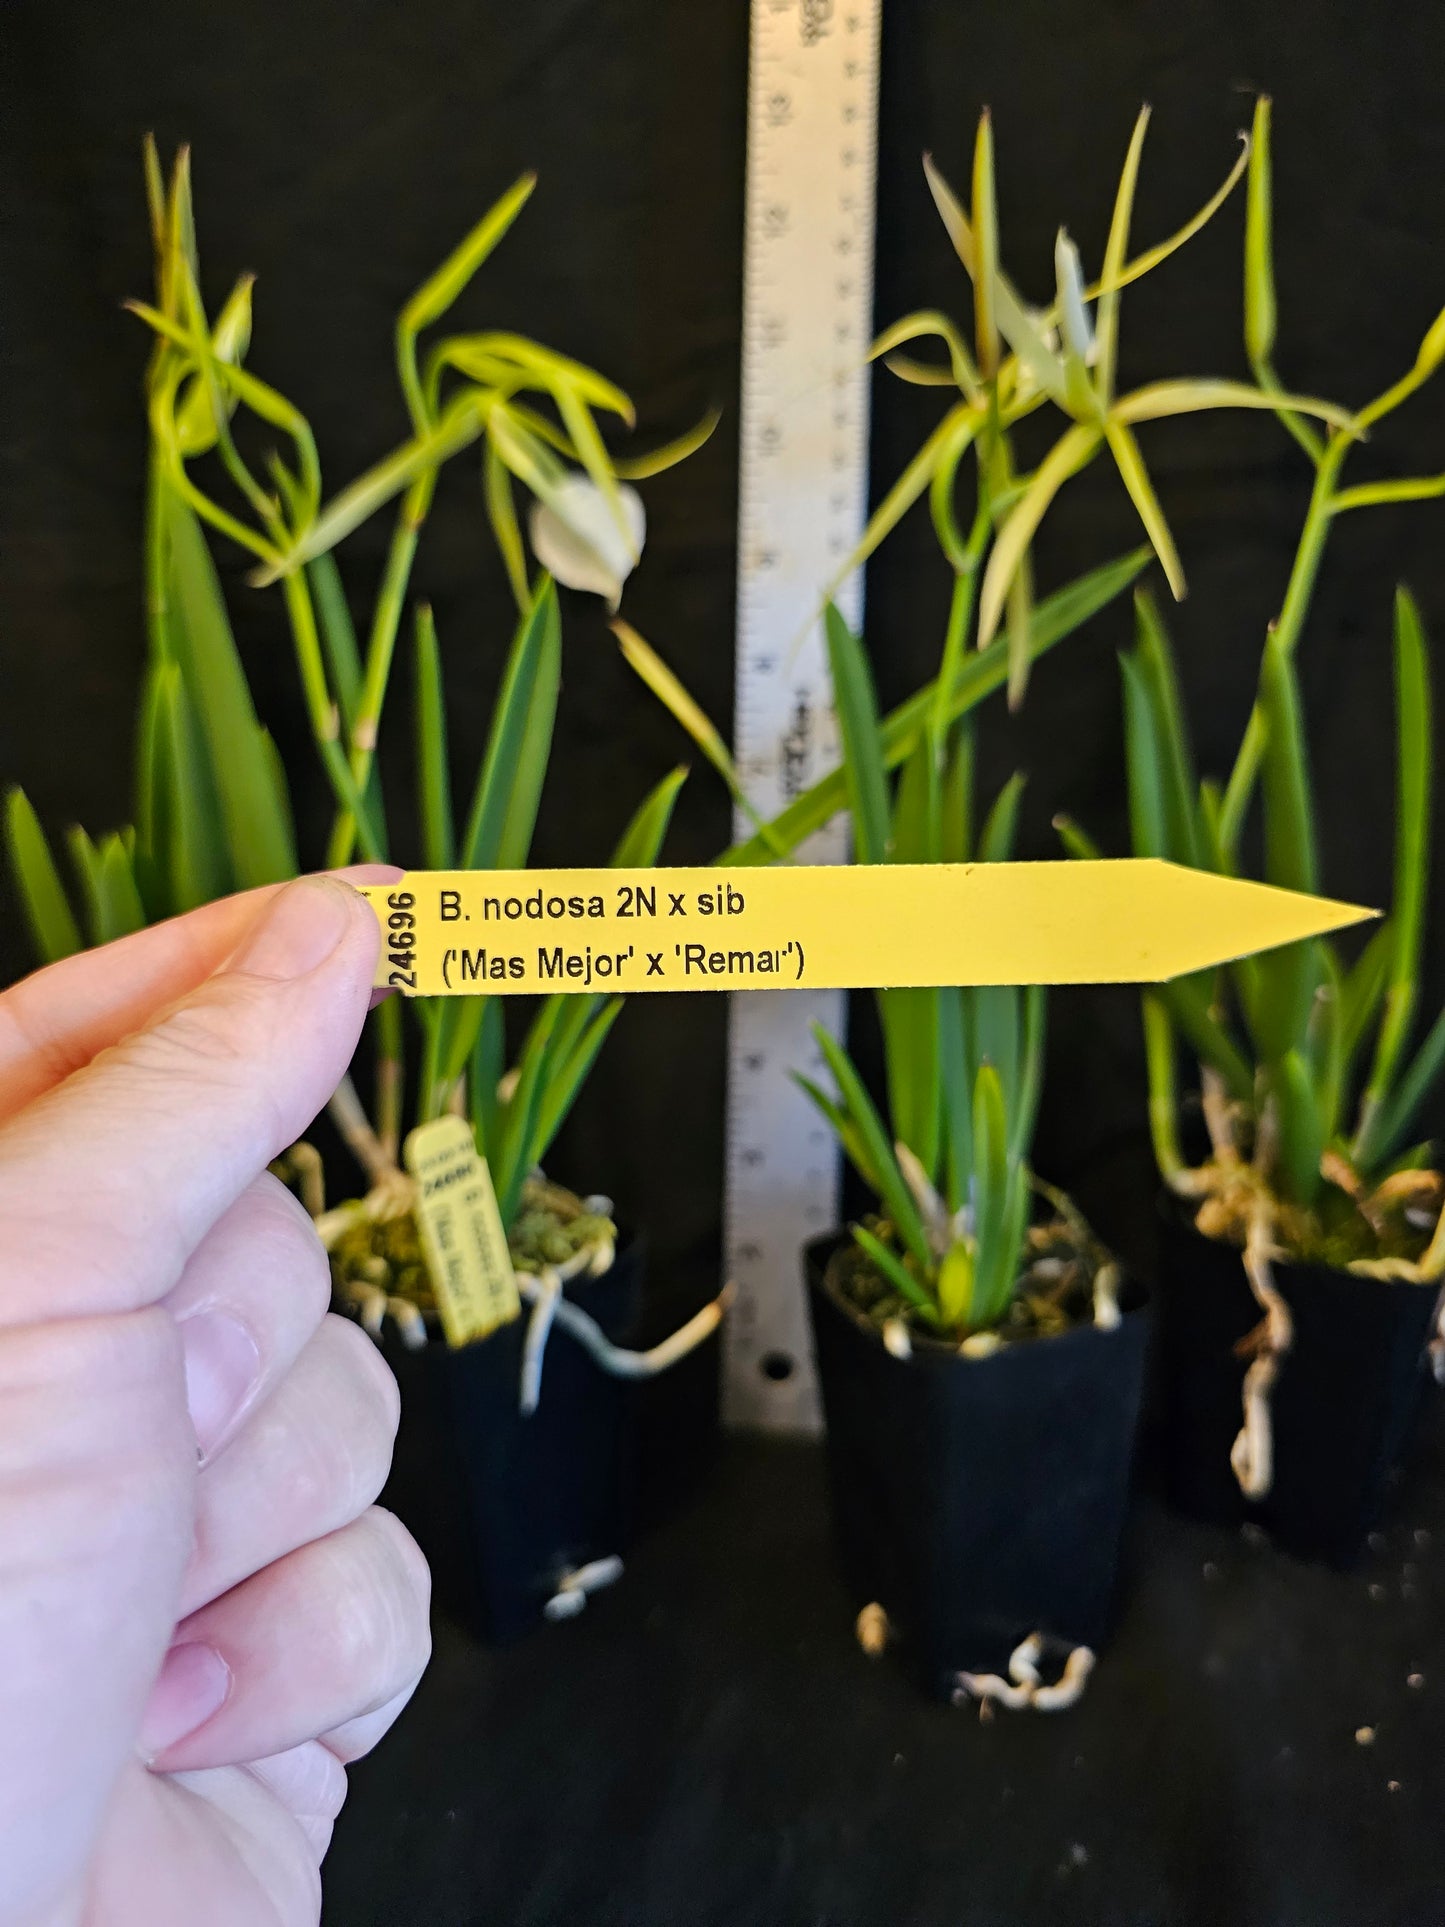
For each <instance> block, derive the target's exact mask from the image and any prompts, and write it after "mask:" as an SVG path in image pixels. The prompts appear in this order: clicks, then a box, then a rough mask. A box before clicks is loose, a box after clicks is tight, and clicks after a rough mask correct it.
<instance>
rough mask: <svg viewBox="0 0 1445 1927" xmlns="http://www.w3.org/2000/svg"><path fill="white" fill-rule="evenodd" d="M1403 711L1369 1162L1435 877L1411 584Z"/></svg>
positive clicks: (1399, 710) (1398, 673)
mask: <svg viewBox="0 0 1445 1927" xmlns="http://www.w3.org/2000/svg"><path fill="white" fill-rule="evenodd" d="M1395 717H1396V730H1397V747H1396V752H1395V782H1396V793H1395V895H1394V902H1393V904H1392V905H1391V909H1390V927H1391V929H1392V930H1393V931H1394V939H1393V941H1392V943H1391V946H1390V974H1389V983H1388V987H1387V989H1386V991H1385V1011H1384V1018H1383V1020H1382V1022H1381V1024H1380V1034H1379V1037H1378V1039H1377V1041H1376V1045H1375V1059H1374V1063H1373V1065H1372V1066H1371V1070H1370V1081H1369V1084H1368V1086H1367V1088H1366V1091H1365V1097H1364V1105H1363V1110H1362V1123H1361V1128H1360V1132H1359V1136H1358V1137H1357V1139H1356V1143H1355V1155H1356V1158H1357V1160H1358V1162H1359V1163H1360V1164H1361V1165H1362V1166H1363V1167H1365V1168H1368V1167H1369V1166H1370V1165H1371V1164H1372V1163H1373V1161H1374V1158H1375V1156H1376V1155H1377V1146H1376V1144H1375V1141H1374V1140H1375V1131H1374V1119H1375V1117H1376V1116H1377V1115H1378V1112H1379V1109H1380V1106H1381V1105H1382V1104H1383V1103H1384V1100H1385V1095H1386V1093H1387V1091H1388V1090H1389V1087H1390V1082H1391V1079H1392V1078H1393V1077H1394V1075H1395V1070H1396V1067H1397V1066H1398V1064H1399V1062H1400V1058H1401V1055H1402V1053H1403V1051H1404V1049H1405V1043H1406V1040H1407V1038H1408V1037H1409V1034H1410V1025H1411V1023H1412V1021H1413V1020H1414V1015H1415V1005H1416V1001H1417V998H1418V996H1419V987H1420V955H1421V949H1422V945H1423V941H1424V929H1425V892H1426V888H1427V885H1428V882H1429V865H1430V810H1431V792H1432V790H1433V787H1434V785H1433V781H1432V778H1433V767H1432V764H1433V753H1434V729H1433V724H1432V721H1431V692H1430V663H1429V658H1428V656H1427V655H1426V651H1425V633H1424V630H1423V629H1422V628H1421V626H1420V613H1419V610H1418V609H1417V608H1416V607H1415V603H1414V599H1413V597H1412V596H1411V595H1410V593H1409V591H1408V590H1406V589H1403V588H1401V589H1398V590H1397V591H1396V593H1395Z"/></svg>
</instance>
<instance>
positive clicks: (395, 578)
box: [326, 468, 437, 869]
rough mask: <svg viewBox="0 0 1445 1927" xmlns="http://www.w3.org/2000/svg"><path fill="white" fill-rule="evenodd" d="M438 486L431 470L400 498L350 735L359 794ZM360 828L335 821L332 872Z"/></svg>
mask: <svg viewBox="0 0 1445 1927" xmlns="http://www.w3.org/2000/svg"><path fill="white" fill-rule="evenodd" d="M436 480H437V471H436V469H434V468H430V469H427V470H425V471H424V472H423V473H422V474H420V475H419V476H418V477H417V478H416V480H415V481H414V482H413V483H412V485H411V487H410V488H409V489H408V490H407V492H406V494H405V495H404V496H403V497H402V502H401V508H400V510H399V511H398V513H397V518H396V527H395V529H394V530H393V532H392V538H391V548H390V551H389V552H388V554H387V558H386V572H385V574H384V575H383V576H382V579H381V588H380V590H379V592H378V594H377V598H376V609H375V611H374V613H373V616H372V622H371V634H370V636H369V637H368V639H367V645H366V667H365V670H364V673H363V677H362V684H361V695H360V698H359V699H358V702H357V706H356V718H355V721H354V722H353V724H352V729H351V738H352V741H351V763H350V768H351V774H352V777H353V778H354V780H355V783H356V787H357V790H358V792H359V793H363V794H364V792H365V790H366V786H367V783H368V781H369V780H370V777H371V766H372V763H373V762H374V761H375V758H376V735H377V730H378V728H379V726H380V722H381V710H382V705H383V703H384V702H385V700H386V687H387V682H388V680H389V678H390V675H391V665H392V659H393V657H394V655H395V653H396V638H397V632H398V630H399V629H400V627H401V617H402V610H403V608H404V606H405V603H406V591H407V584H408V583H409V582H410V580H411V569H412V563H413V561H414V560H415V557H416V549H417V542H418V540H419V539H420V536H421V531H422V525H423V523H424V522H425V521H426V518H427V515H428V513H429V511H430V509H431V502H432V496H433V494H434V493H435V491H436ZM357 827H358V826H357V819H356V814H355V812H354V810H351V809H341V810H339V811H338V813H337V816H336V821H335V823H334V824H333V825H332V830H331V843H330V847H329V849H328V851H327V857H326V860H327V863H328V864H329V865H330V866H331V867H332V868H333V869H337V868H340V867H341V865H343V864H345V863H349V862H350V860H351V854H352V850H353V848H354V846H355V842H356V836H357Z"/></svg>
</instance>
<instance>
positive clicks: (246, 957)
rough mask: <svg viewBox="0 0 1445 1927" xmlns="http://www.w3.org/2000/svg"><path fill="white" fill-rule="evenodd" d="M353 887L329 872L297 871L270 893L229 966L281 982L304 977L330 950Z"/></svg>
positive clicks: (347, 915)
mask: <svg viewBox="0 0 1445 1927" xmlns="http://www.w3.org/2000/svg"><path fill="white" fill-rule="evenodd" d="M355 902H356V893H355V891H354V890H352V889H351V888H350V887H349V885H347V884H345V883H337V882H335V881H334V880H333V879H332V878H331V877H298V878H297V880H296V881H295V882H294V883H288V884H287V885H286V887H285V889H284V890H279V891H278V892H277V893H276V895H275V896H274V897H273V898H272V900H271V902H270V903H269V905H268V906H267V907H266V909H265V910H264V911H263V912H262V914H261V916H260V917H259V918H258V919H257V921H256V922H255V923H254V924H253V925H252V927H251V929H250V931H249V932H248V934H247V936H246V938H245V940H244V941H243V942H242V944H241V945H240V947H239V948H238V949H237V951H236V954H235V955H234V956H233V957H232V959H231V966H230V967H231V968H232V969H233V970H245V971H247V972H249V973H250V975H251V976H253V977H273V978H275V979H276V980H277V981H278V982H284V981H285V980H286V979H287V978H290V977H304V976H305V975H306V973H307V971H308V970H315V968H316V967H317V965H318V964H323V963H325V961H326V959H327V958H328V957H329V956H330V955H331V953H332V951H333V950H335V948H336V946H337V945H338V944H339V943H340V942H341V939H342V937H343V936H344V935H345V934H346V929H347V925H348V924H349V923H350V921H351V913H352V906H353V904H354V903H355Z"/></svg>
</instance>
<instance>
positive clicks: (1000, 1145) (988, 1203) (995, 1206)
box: [973, 1063, 1012, 1322]
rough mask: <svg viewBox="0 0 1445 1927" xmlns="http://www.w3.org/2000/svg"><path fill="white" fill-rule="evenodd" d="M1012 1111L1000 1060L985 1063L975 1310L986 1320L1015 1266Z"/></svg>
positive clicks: (978, 1115) (976, 1190)
mask: <svg viewBox="0 0 1445 1927" xmlns="http://www.w3.org/2000/svg"><path fill="white" fill-rule="evenodd" d="M1008 1193H1009V1151H1008V1113H1007V1108H1006V1105H1005V1101H1004V1090H1003V1083H1002V1081H1001V1079H1000V1077H999V1074H998V1071H997V1069H996V1068H995V1067H994V1065H992V1064H989V1063H984V1064H982V1065H981V1066H980V1067H979V1072H978V1076H977V1078H976V1079H975V1080H974V1086H973V1223H974V1238H975V1241H976V1243H977V1247H978V1253H977V1257H976V1259H975V1285H974V1312H975V1316H976V1317H977V1318H978V1319H979V1320H980V1322H988V1321H991V1319H992V1317H993V1316H995V1315H996V1314H995V1313H994V1306H995V1304H996V1303H997V1301H998V1299H999V1297H1000V1295H1001V1292H1003V1291H1004V1290H1006V1288H1007V1284H1011V1283H1012V1279H1011V1278H1010V1279H1008V1280H1007V1281H1006V1283H1004V1284H1001V1282H1000V1279H1001V1274H1002V1273H1003V1272H1004V1271H1005V1270H1007V1269H1011V1265H1012V1260H1011V1257H1010V1254H1009V1253H1008V1251H1007V1249H1006V1244H1007V1239H1006V1232H1007V1227H1008V1217H1009V1195H1008Z"/></svg>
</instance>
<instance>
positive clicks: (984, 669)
mask: <svg viewBox="0 0 1445 1927" xmlns="http://www.w3.org/2000/svg"><path fill="white" fill-rule="evenodd" d="M1150 560H1151V552H1150V551H1149V550H1148V549H1147V548H1140V549H1135V550H1134V551H1133V552H1132V553H1131V554H1129V555H1125V556H1120V557H1119V558H1118V559H1117V560H1116V561H1114V562H1106V563H1104V564H1103V565H1102V566H1101V567H1100V568H1097V569H1092V570H1090V571H1089V572H1088V574H1086V575H1083V576H1079V577H1078V578H1077V579H1076V580H1075V581H1073V582H1071V583H1068V584H1067V585H1066V586H1065V587H1064V588H1062V589H1059V590H1056V591H1055V592H1054V594H1053V595H1051V596H1049V597H1047V598H1046V599H1045V600H1044V601H1043V602H1040V603H1038V604H1037V605H1036V607H1035V608H1034V611H1033V621H1032V624H1031V627H1030V632H1029V649H1030V654H1031V656H1032V659H1033V661H1035V662H1037V661H1038V659H1039V658H1040V656H1042V655H1044V654H1046V653H1047V652H1048V651H1049V650H1050V649H1052V648H1054V647H1055V645H1056V644H1058V643H1060V642H1062V641H1063V640H1064V639H1065V637H1067V636H1070V635H1072V634H1073V633H1074V631H1075V630H1076V629H1079V628H1082V626H1083V625H1084V623H1086V622H1087V621H1088V620H1089V618H1090V617H1091V616H1093V615H1097V614H1098V612H1099V610H1101V609H1103V608H1106V607H1107V606H1108V604H1109V603H1111V602H1112V601H1113V600H1114V598H1115V597H1116V596H1118V595H1120V594H1122V592H1123V591H1124V590H1125V589H1127V588H1128V587H1129V586H1130V584H1131V583H1133V582H1134V581H1135V580H1136V578H1137V577H1138V575H1139V573H1140V571H1141V570H1142V569H1144V568H1145V567H1146V566H1147V565H1148V563H1149V561H1150ZM1007 677H1008V639H1007V637H1001V638H999V640H997V641H996V642H992V643H990V644H989V645H988V647H987V648H985V649H981V650H980V651H978V653H977V654H975V655H972V656H970V657H969V658H968V659H967V661H966V662H964V664H963V665H962V667H961V668H960V670H959V674H958V682H957V685H956V687H955V689H954V692H953V694H952V696H951V698H950V699H949V702H948V705H947V707H948V720H949V721H950V722H952V721H954V720H955V719H957V718H959V717H962V716H965V715H967V714H968V712H969V711H970V710H972V709H974V708H976V707H977V705H978V704H979V703H981V702H982V701H983V700H984V698H985V697H987V696H990V695H992V693H993V692H994V690H996V689H999V688H1001V687H1002V686H1003V684H1004V682H1005V681H1006V680H1007ZM934 694H935V684H933V683H931V682H930V683H926V684H925V685H924V687H923V688H922V689H920V690H918V691H916V692H915V693H914V694H913V695H912V696H910V697H909V698H908V700H907V702H904V703H900V704H899V706H898V707H897V709H894V710H892V711H890V713H889V714H888V715H887V716H885V717H884V718H883V721H882V722H881V724H880V725H879V739H880V743H881V747H882V753H883V762H884V766H885V768H888V769H896V768H897V766H898V765H899V764H900V763H901V762H902V761H903V760H904V758H905V757H906V756H907V755H908V754H909V752H910V750H911V749H912V748H913V745H914V743H915V742H916V740H917V737H918V732H919V731H920V730H921V729H926V728H928V727H929V726H930V721H931V718H932V715H933V706H934ZM847 801H848V793H847V784H846V779H845V777H844V774H843V771H842V770H841V769H837V770H833V771H830V773H829V774H828V775H827V776H824V777H822V778H821V779H820V780H819V781H818V782H816V783H814V784H813V785H812V786H811V788H809V789H807V790H805V791H804V792H803V794H802V795H801V796H799V797H796V798H795V799H794V800H793V801H792V802H791V803H790V804H789V805H788V806H787V808H786V809H784V810H782V811H780V812H779V814H778V815H777V816H775V817H774V818H773V819H772V821H771V822H770V823H769V824H768V825H767V833H766V835H764V834H759V835H756V836H751V837H747V838H745V839H744V840H743V841H742V842H739V843H735V844H733V846H732V847H731V848H730V849H728V850H725V851H724V852H723V854H722V856H721V857H720V858H719V859H718V861H719V862H720V863H726V864H753V863H771V862H773V861H775V860H776V858H778V857H779V856H786V855H788V854H789V853H790V852H791V851H793V850H795V849H797V847H798V845H799V844H800V843H803V842H806V840H807V839H808V837H810V836H811V835H812V834H813V832H814V831H815V830H819V829H821V828H822V827H823V825H824V824H825V823H829V822H831V821H832V819H833V818H834V817H835V816H836V815H837V813H838V811H839V810H841V809H843V808H845V807H846V805H847Z"/></svg>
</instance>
